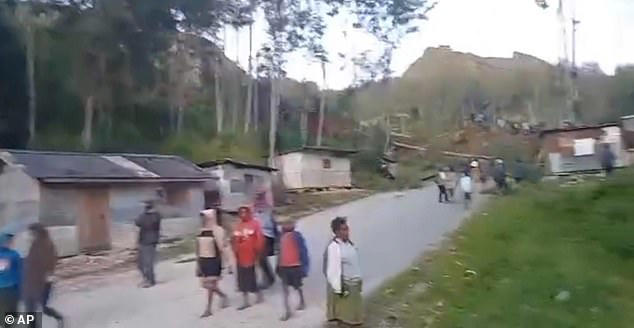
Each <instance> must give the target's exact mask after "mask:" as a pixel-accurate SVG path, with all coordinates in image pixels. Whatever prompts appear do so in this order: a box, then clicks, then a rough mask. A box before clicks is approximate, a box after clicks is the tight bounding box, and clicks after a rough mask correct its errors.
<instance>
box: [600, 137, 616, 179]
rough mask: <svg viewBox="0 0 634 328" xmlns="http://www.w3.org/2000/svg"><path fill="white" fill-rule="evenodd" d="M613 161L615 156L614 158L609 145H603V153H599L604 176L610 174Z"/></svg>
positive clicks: (612, 168)
mask: <svg viewBox="0 0 634 328" xmlns="http://www.w3.org/2000/svg"><path fill="white" fill-rule="evenodd" d="M615 161H616V156H614V153H613V152H612V149H610V144H608V143H606V144H603V152H601V166H602V167H603V170H604V171H605V174H606V175H610V174H612V171H613V170H614V162H615Z"/></svg>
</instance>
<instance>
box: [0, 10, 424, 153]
mask: <svg viewBox="0 0 634 328" xmlns="http://www.w3.org/2000/svg"><path fill="white" fill-rule="evenodd" d="M426 10H428V7H427V3H426V1H425V0H416V1H406V2H398V1H397V2H392V1H384V0H373V1H338V0H318V1H314V0H270V1H258V0H249V1H236V0H213V1H192V0H166V1H154V0H135V1H130V0H70V1H56V0H40V1H35V0H33V1H4V2H2V3H0V38H1V40H2V43H1V44H2V45H1V46H0V147H12V148H32V149H61V150H87V151H141V152H176V153H180V154H183V155H186V156H189V157H194V159H201V158H208V157H210V156H214V157H217V156H226V155H241V157H251V158H261V155H266V154H267V153H269V154H270V153H272V152H274V151H276V150H278V149H281V148H288V147H296V146H301V145H302V144H307V143H318V144H328V143H330V142H336V141H331V140H330V138H331V137H335V138H336V136H333V134H332V133H328V134H327V135H323V134H324V133H327V132H328V129H326V128H324V125H325V124H326V123H327V122H328V121H337V122H339V121H342V120H338V119H336V118H333V117H336V116H337V115H339V114H337V110H336V108H334V107H332V106H333V105H331V104H326V102H327V101H328V99H326V94H325V92H321V90H319V88H318V87H317V86H316V85H315V84H314V83H299V82H295V81H291V80H288V79H286V78H285V72H284V66H285V60H286V55H287V54H289V53H291V52H293V51H299V50H302V51H304V52H305V53H307V54H309V55H310V56H311V57H312V58H313V59H314V60H317V61H321V62H327V61H328V53H327V52H326V50H325V49H324V47H323V46H322V44H321V39H322V37H323V34H324V29H325V28H326V27H325V24H324V20H325V19H326V18H327V17H333V16H337V15H340V14H341V13H346V14H347V15H354V17H356V21H355V22H354V24H355V27H356V28H361V29H365V30H366V31H367V32H368V33H370V34H372V35H375V36H376V37H377V39H379V40H380V41H381V42H382V44H384V45H385V47H384V49H383V55H382V56H380V58H379V59H377V62H382V63H385V62H386V60H387V58H389V57H390V56H391V49H394V47H396V46H397V44H398V39H399V38H400V36H402V35H403V34H404V33H407V31H410V30H411V25H413V24H415V23H417V22H419V21H420V20H422V19H423V18H424V14H425V12H426ZM255 13H262V14H263V17H264V19H266V22H267V23H268V30H267V34H268V36H269V39H268V40H267V42H266V44H265V45H264V46H263V47H262V48H261V49H253V48H252V47H249V48H250V49H249V52H250V56H249V64H248V68H247V69H242V68H240V67H238V66H237V65H236V64H235V63H233V62H231V61H230V60H229V59H228V58H226V57H225V55H224V51H223V46H222V45H223V43H224V42H227V41H228V40H223V39H222V38H220V37H218V36H219V35H222V34H223V33H222V30H223V29H226V28H234V29H236V30H242V29H249V30H251V29H252V25H253V22H254V18H253V17H254V16H255ZM326 111H328V112H329V117H328V118H326V117H325V116H326V115H324V113H325V112H326ZM341 115H343V114H341ZM344 116H347V117H348V118H349V119H351V115H344ZM344 121H345V120H344ZM332 130H333V129H330V131H332ZM322 139H323V141H322ZM339 139H341V140H348V138H341V137H339ZM267 149H268V150H267Z"/></svg>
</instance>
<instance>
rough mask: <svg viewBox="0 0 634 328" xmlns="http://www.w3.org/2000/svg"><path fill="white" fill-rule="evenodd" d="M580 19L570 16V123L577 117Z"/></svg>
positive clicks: (574, 121)
mask: <svg viewBox="0 0 634 328" xmlns="http://www.w3.org/2000/svg"><path fill="white" fill-rule="evenodd" d="M580 23H581V21H579V20H577V19H576V18H575V17H573V18H572V67H571V71H570V80H571V90H570V107H569V115H570V118H571V121H572V123H576V121H577V119H579V118H578V117H577V104H578V101H579V90H578V88H577V75H578V71H577V25H579V24H580Z"/></svg>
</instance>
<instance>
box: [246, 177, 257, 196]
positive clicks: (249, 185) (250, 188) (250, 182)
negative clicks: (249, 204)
mask: <svg viewBox="0 0 634 328" xmlns="http://www.w3.org/2000/svg"><path fill="white" fill-rule="evenodd" d="M254 180H255V177H254V176H253V175H251V174H245V175H244V191H245V192H247V193H251V192H252V191H253V181H254Z"/></svg>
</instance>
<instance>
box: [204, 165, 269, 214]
mask: <svg viewBox="0 0 634 328" xmlns="http://www.w3.org/2000/svg"><path fill="white" fill-rule="evenodd" d="M198 166H200V167H201V168H203V170H205V171H206V172H208V173H209V174H211V175H213V176H214V177H216V178H217V179H218V184H217V185H216V186H213V185H212V186H208V187H207V188H206V189H205V203H206V204H208V205H210V206H209V207H219V208H220V209H221V210H223V211H225V212H229V213H235V212H237V211H238V208H239V207H240V206H242V205H244V204H249V203H252V202H253V199H254V196H255V194H256V192H258V191H264V192H266V194H267V198H268V199H269V202H270V203H271V204H272V203H273V189H272V186H273V172H275V171H277V170H276V169H274V168H271V167H268V166H264V165H257V164H249V163H244V162H239V161H236V160H233V159H229V158H227V159H223V160H218V161H209V162H205V163H200V164H198Z"/></svg>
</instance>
